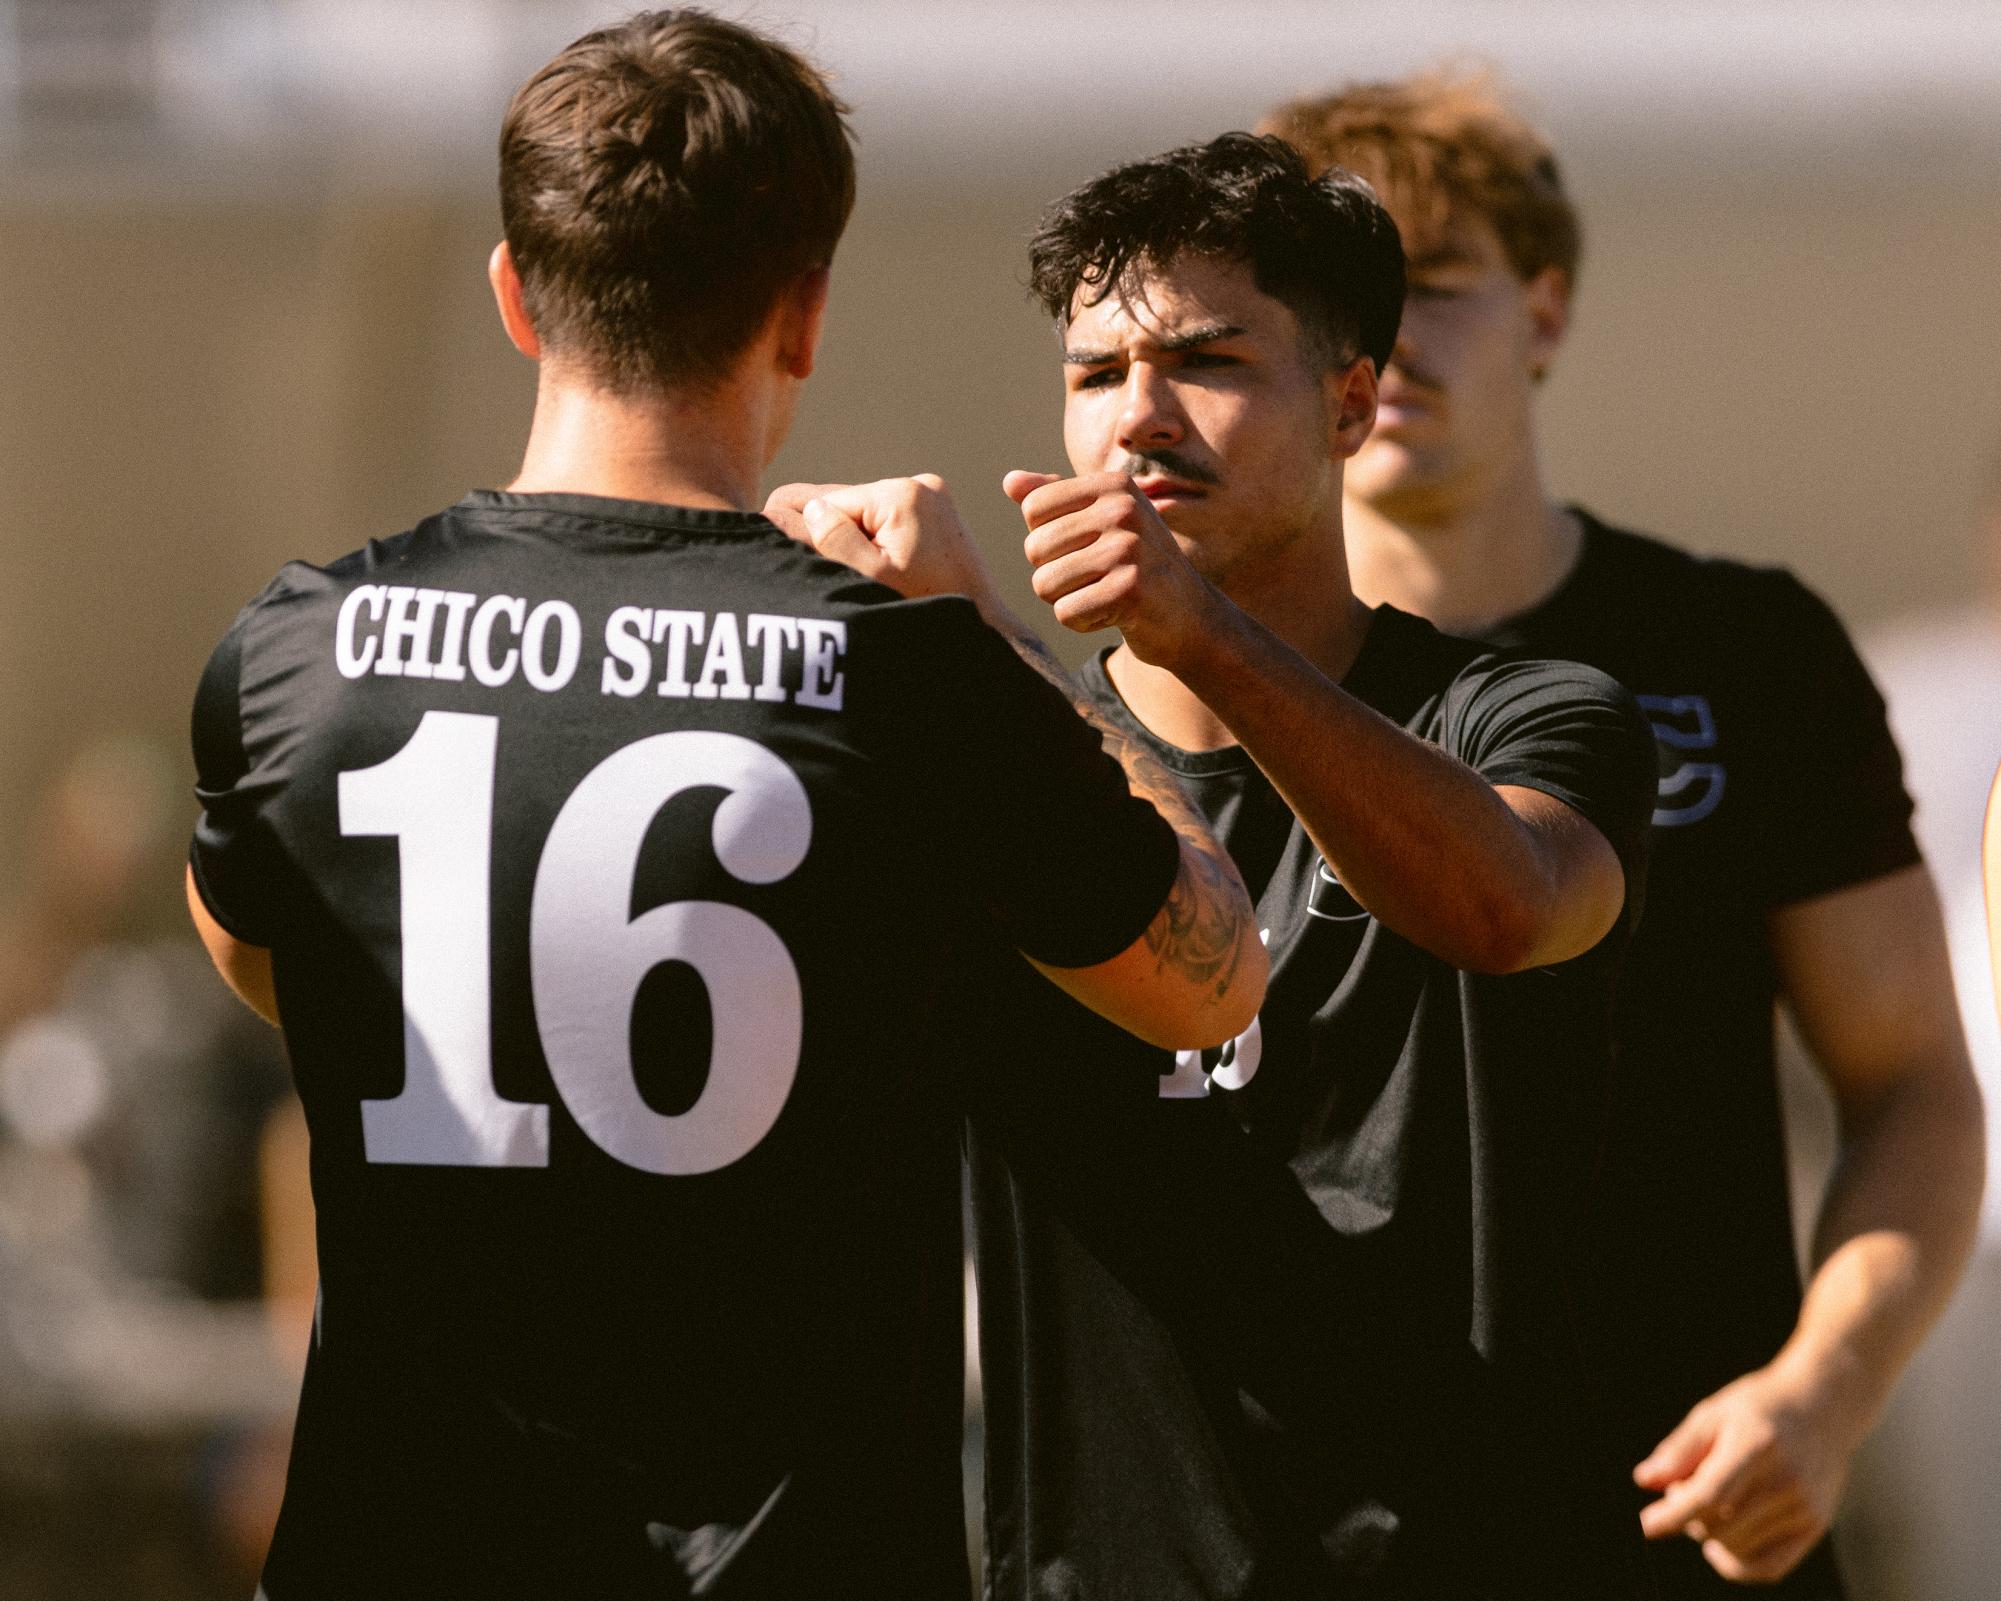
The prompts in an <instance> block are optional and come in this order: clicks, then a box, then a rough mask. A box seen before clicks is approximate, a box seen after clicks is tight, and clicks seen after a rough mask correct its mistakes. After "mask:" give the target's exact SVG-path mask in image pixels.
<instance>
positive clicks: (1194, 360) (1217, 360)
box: [1182, 350, 1243, 367]
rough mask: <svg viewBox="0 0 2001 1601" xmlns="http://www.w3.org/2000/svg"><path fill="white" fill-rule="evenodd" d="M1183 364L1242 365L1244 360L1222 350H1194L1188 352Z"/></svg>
mask: <svg viewBox="0 0 2001 1601" xmlns="http://www.w3.org/2000/svg"><path fill="white" fill-rule="evenodd" d="M1182 365H1183V366H1186V367H1240V366H1242V365H1243V362H1242V359H1241V358H1240V357H1237V356H1227V355H1224V354H1223V353H1222V352H1221V351H1216V350H1193V351H1190V352H1189V353H1188V355H1187V357H1186V358H1185V359H1184V360H1183V362H1182Z"/></svg>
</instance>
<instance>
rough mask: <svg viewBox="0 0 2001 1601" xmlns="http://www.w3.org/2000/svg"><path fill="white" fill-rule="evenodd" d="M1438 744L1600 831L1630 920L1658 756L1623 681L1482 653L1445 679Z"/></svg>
mask: <svg viewBox="0 0 2001 1601" xmlns="http://www.w3.org/2000/svg"><path fill="white" fill-rule="evenodd" d="M1445 745H1446V748H1447V749H1448V750H1449V751H1451V753H1452V754H1453V755H1455V756H1457V757H1458V758H1459V759H1460V760H1461V761H1463V762H1465V763H1466V764H1467V765H1468V766H1469V767H1472V768H1473V769H1474V770H1475V771H1477V772H1478V773H1479V774H1480V776H1481V777H1483V778H1485V779H1486V780H1487V782H1488V783H1490V784H1494V785H1502V784H1508V785H1514V786H1517V787H1519V788H1523V789H1534V790H1540V791H1541V792H1542V793H1543V794H1545V795H1551V796H1554V797H1555V798H1556V799H1557V800H1560V801H1562V802H1563V803H1564V804H1565V805H1566V806H1568V807H1570V808H1571V809H1572V810H1573V811H1575V812H1578V813H1580V814H1581V815H1582V816H1583V817H1584V818H1585V819H1586V820H1587V821H1588V822H1589V823H1590V824H1591V825H1592V826H1593V827H1594V828H1596V829H1597V830H1598V832H1599V833H1601V834H1603V835H1604V836H1605V838H1606V840H1607V841H1608V842H1609V843H1610V845H1611V846H1612V849H1613V850H1614V851H1615V852H1616V853H1617V854H1618V857H1619V863H1620V865H1621V866H1622V867H1623V868H1624V869H1625V873H1626V908H1625V913H1624V920H1625V922H1626V923H1627V924H1629V925H1630V924H1632V923H1634V922H1635V921H1637V919H1638V917H1639V913H1640V909H1641V906H1642V904H1643V902H1644V888H1645V883H1646V862H1647V839H1648V830H1649V827H1650V825H1651V823H1652V819H1653V808H1654V793H1655V790H1656V787H1657V786H1658V784H1659V780H1660V759H1659V756H1658V754H1657V751H1656V748H1655V744H1654V735H1653V730H1652V728H1651V727H1649V726H1648V723H1647V719H1646V716H1645V714H1644V713H1642V712H1641V710H1640V708H1639V705H1638V703H1637V702H1635V701H1634V699H1633V697H1632V696H1631V695H1630V694H1628V693H1627V691H1626V690H1625V689H1624V687H1622V686H1621V685H1620V684H1619V683H1618V682H1617V681H1615V680H1614V679H1612V678H1609V677H1607V676H1606V675H1605V674H1604V673H1601V672H1599V671H1598V670H1597V669H1595V668H1591V667H1585V666H1582V665H1581V664H1579V663H1576V662H1557V661H1534V660H1524V659H1514V658H1509V657H1491V656H1490V657H1483V658H1481V659H1480V660H1479V661H1476V662H1474V663H1472V664H1471V665H1470V666H1468V667H1467V669H1466V670H1465V671H1464V672H1462V673H1461V674H1460V676H1459V678H1458V679H1457V680H1456V681H1455V682H1454V683H1453V686H1452V689H1451V691H1450V694H1449V696H1448V716H1447V729H1446V739H1445Z"/></svg>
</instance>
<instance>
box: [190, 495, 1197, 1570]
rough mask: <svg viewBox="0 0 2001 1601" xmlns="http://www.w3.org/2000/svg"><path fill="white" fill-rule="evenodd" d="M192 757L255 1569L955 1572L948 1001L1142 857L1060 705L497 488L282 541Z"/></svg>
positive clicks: (994, 654) (923, 644)
mask: <svg viewBox="0 0 2001 1601" xmlns="http://www.w3.org/2000/svg"><path fill="white" fill-rule="evenodd" d="M194 742H195V751H196V760H197V765H198V768H199V773H200V778H199V795H200V799H201V802H202V806H203V814H202V818H201V821H200V825H199V827H198V829H197V832H196V835H195V841H194V846H193V851H192V858H191V859H192V863H193V867H194V871H195V874H196V878H197V880H198V882H199V885H200V888H201V892H202V894H203V896H204V898H205V900H206V901H207V903H208V905H209V907H210V909H211V910H212V911H213V912H214V914H215V916H216V918H217V919H218V920H219V921H220V922H221V923H222V924H223V925H224V926H225V927H226V928H228V929H229V930H230V931H231V932H233V933H234V934H235V935H236V936H237V937H238V938H240V939H243V940H246V941H249V942H251V943H254V944H257V945H261V946H268V947H269V948H270V949H271V952H272V957H273V964H274V970H275V975H276V983H277V990H278V997H279V1006H280V1011H281V1013H282V1015H283V1018H284V1023H285V1034H286V1041H287V1044H288V1047H289V1049H290V1052H291V1057H292V1063H293V1070H294V1074H295V1076H296V1079H297V1082H298V1087H299V1091H300V1094H301V1096H302V1098H303V1099H304V1102H305V1107H306V1115H307V1118H308V1121H309V1123H310V1126H311V1131H312V1179H313V1193H314V1200H315V1203H316V1206H317V1211H318V1240H319V1260H320V1275H321V1304H320V1308H319V1314H318V1319H317V1323H316V1328H315V1337H314V1341H313V1346H312V1351H311V1355H310V1359H309V1365H308V1370H307V1375H306V1380H305V1387H304V1392H303V1396H302V1399H301V1403H300V1415H299V1422H298V1431H297V1437H296V1443H295V1445H294V1449H293V1457H292V1464H291V1471H290V1478H289V1481H288V1484H287V1489H286V1497H285V1505H284V1511H283V1515H282V1517H281V1519H280V1522H279V1527H278V1532H277V1537H276V1539H275V1542H274V1544H273V1547H272V1551H271V1555H270V1559H269V1563H268V1566H267V1569H266V1574H265V1587H266V1590H267V1592H268V1594H269V1595H270V1597H271V1601H302V1598H309V1597H319V1596H325V1597H329V1598H335V1597H337V1598H340V1601H353V1598H355V1597H359V1596H371V1597H373V1596H383V1597H405V1596H408V1597H419V1596H421V1597H425V1598H441V1597H443V1598H454V1597H475V1596H478V1597H485V1596H493V1595H506V1596H523V1597H529V1596H532V1597H548V1598H551V1601H555V1598H559V1597H560V1598H563V1601H568V1598H571V1597H575V1596H583V1595H589V1596H592V1597H624V1596H640V1595H645V1596H665V1595H685V1594H702V1595H710V1596H715V1597H717V1598H724V1597H743V1598H752V1597H756V1598H773V1601H776V1598H791V1601H805V1598H814V1601H818V1598H824V1597H863V1596H867V1597H871V1598H875V1597H881V1596H897V1597H911V1598H929V1597H940V1598H943V1597H953V1596H958V1595H962V1594H963V1593H964V1587H965V1584H966V1572H965V1558H964V1545H963V1520H962V1516H961V1511H960V1492H959V1473H958V1430H959V1410H960V1401H959V1397H960V1385H961V1371H962V1370H961V1363H960V1349H959V1346H960V1337H959V1329H960V1311H959V1305H960V1272H961V1270H960V1259H959V1240H958V1216H959V1212H958V1208H959V1189H958V1186H959V1180H958V1150H957V1146H958V1128H959V1117H960V1106H959V1099H958V1093H957V1083H956V1078H955V1073H954V1068H955V1066H956V1061H957V1051H956V1045H955V1041H956V1040H957V1037H958V1031H959V1029H960V1027H961V1025H960V1023H959V1022H958V1021H957V1020H956V1012H955V1005H956V1003H955V997H954V996H953V994H952V993H950V992H949V990H948V988H947V983H946V980H947V977H948V976H949V975H950V974H951V972H952V971H953V968H954V964H955V962H957V961H958V960H960V958H959V957H958V955H957V953H958V952H959V951H960V950H961V948H962V947H964V946H966V945H967V944H968V943H969V942H977V943H981V944H983V945H985V946H986V947H989V948H992V947H996V946H998V947H1001V948H1006V947H1014V948H1018V949H1020V950H1023V951H1026V952H1028V953H1030V954H1032V955H1034V956H1036V957H1038V958H1041V959H1043V960H1046V961H1049V962H1052V963H1055V964H1059V965H1068V966H1078V965H1087V964H1090V963H1094V962H1097V961H1102V960H1105V959H1107V958H1109V957H1111V956H1113V955H1115V954H1117V953H1118V952H1119V951H1121V950H1123V949H1124V948H1125V947H1126V946H1127V945H1129V944H1130V943H1131V942H1132V941H1133V940H1134V939H1136V938H1137V937H1138V936H1139V934H1140V933H1141V932H1142V931H1143V929H1144V928H1145V927H1146V925H1147V924H1148V922H1149V921H1150V920H1151V918H1152V916H1153V914H1154V913H1155V912H1156V911H1157V910H1158V908H1159V906H1160V905H1161V903H1162V901H1163V899H1164V898H1165V895H1166V892H1167V888H1168V886H1169V884H1170V883H1171V881H1172V879H1173V875H1174V873H1175V870H1176V862H1177V853H1176V848H1175V843H1174V839H1173V836H1172V834H1171V832H1170V831H1169V830H1168V829H1167V827H1166V825H1165V824H1164V823H1163V822H1162V821H1161V820H1160V819H1159V817H1158V816H1157V815H1156V814H1155V813H1154V812H1153V811H1152V809H1151V807H1149V806H1147V805H1146V804H1144V803H1143V802H1141V801H1139V800H1138V799H1136V798H1134V797H1133V796H1132V795H1131V794H1130V793H1129V791H1128V789H1127V786H1126V783H1125V780H1124V775H1123V774H1122V773H1121V772H1120V770H1119V769H1118V767H1117V765H1116V764H1115V763H1113V762H1112V761H1111V760H1110V759H1109V758H1108V757H1107V756H1106V755H1105V754H1104V753H1103V751H1102V750H1101V748H1100V745H1099V741H1098V739H1097V737H1096V736H1095V735H1094V734H1093V733H1092V731H1091V730H1090V729H1089V728H1088V727H1087V726H1086V725H1085V724H1084V723H1083V722H1082V721H1081V720H1080V719H1078V718H1077V717H1076V716H1075V715H1074V714H1073V712H1072V711H1071V710H1070V708H1069V707H1068V706H1067V705H1066V704H1065V703H1064V701H1063V699H1062V697H1061V696H1060V695H1058V694H1057V693H1056V692H1055V691H1054V690H1053V689H1052V688H1051V687H1050V686H1049V685H1048V684H1046V683H1044V682H1043V681H1042V680H1041V679H1040V678H1038V677H1037V676H1036V675H1035V674H1034V673H1033V672H1032V671H1030V670H1029V669H1028V668H1027V667H1025V666H1024V665H1023V664H1022V663H1021V662H1020V660H1019V659H1018V658H1017V657H1016V656H1015V655H1014V653H1013V652H1012V650H1011V649H1010V648H1009V647H1008V646H1007V645H1006V644H1005V643H1004V642H1003V641H1002V640H1001V639H1000V638H999V636H997V635H996V634H994V633H993V632H992V631H991V630H989V629H987V628H985V627H984V626H982V625H981V623H980V622H979V620H978V617H977V614H976V613H975V612H974V610H973V608H972V607H971V605H970V604H969V603H967V602H966V601H964V600H962V599H958V598H945V599H936V600H924V601H905V600H901V599H899V598H898V597H897V596H895V595H894V594H893V593H891V592H890V591H889V590H887V589H884V588H881V587H879V586H877V585H874V584H870V583H866V582H863V581H861V580H859V579H857V578H856V577H855V576H854V575H853V574H852V573H850V572H848V571H847V570H846V569H845V568H841V567H837V566H835V565H833V564H832V563H829V562H826V561H823V560H821V559H820V558H819V557H817V556H815V555H814V554H813V553H812V552H811V551H810V550H807V549H805V548H803V547H801V546H799V545H796V544H794V543H792V542H791V541H789V540H787V539H786V538H785V537H784V536H783V535H782V534H781V533H780V532H779V531H778V530H777V529H776V528H775V527H773V526H772V525H771V524H770V523H768V522H766V521H765V520H764V519H763V518H761V517H756V516H750V515H743V514H737V513H726V512H717V511H701V510H688V509H683V508H676V507H671V506H660V505H646V504H638V503H632V502H625V501H615V500H601V499H596V498H593V497H585V496H568V495H526V496H524V495H506V494H492V493H481V494H476V495H473V496H471V497H469V498H468V499H467V500H465V501H463V502H461V503H460V504H459V505H458V506H455V507H453V508H452V509H450V510H449V511H447V512H445V513H443V514H441V515H439V516H437V517H433V518H431V519H429V520H428V521H426V522H424V523H423V524H421V525H420V526H419V527H418V528H417V529H415V530H414V531H413V532H411V533H408V534H404V535H401V536H399V537H397V538H394V539H390V540H385V541H381V542H378V543H374V544H371V545H369V546H368V547H367V548H366V549H365V550H363V551H360V552H358V553H356V554H355V555H352V556H349V557H347V558H345V559H343V560H341V561H338V562H335V563H334V564H332V565H331V566H329V567H325V568H316V567H310V566H305V565H303V564H295V565H293V566H290V567H287V568H286V569H285V570H284V571H283V572H282V573H281V574H280V575H279V577H278V578H277V580H276V581H275V582H273V584H272V585H271V586H270V588H269V589H267V590H266V591H265V592H264V593H263V594H262V595H261V596H259V597H258V598H257V599H256V600H255V601H253V602H252V603H251V604H250V605H249V606H248V607H247V608H246V609H245V610H244V611H243V613H242V614H241V615H240V616H239V617H238V619H237V621H236V623H235V625H234V626H233V627H232V628H231V630H230V632H229V634H228V636H227V638H226V639H225V640H224V642H223V644H222V646H221V648H220V649H218V650H217V652H216V654H215V657H214V659H213V661H212V662H211V664H210V666H209V669H208V672H207V674H206V676H205V677H204V679H203V682H202V686H201V690H200V694H199V698H198V700H197V703H196V708H195V719H194ZM1006 960H1009V961H1012V962H1014V964H1015V965H1021V964H1020V963H1019V962H1018V961H1017V960H1016V959H1014V958H1012V957H1008V958H1006Z"/></svg>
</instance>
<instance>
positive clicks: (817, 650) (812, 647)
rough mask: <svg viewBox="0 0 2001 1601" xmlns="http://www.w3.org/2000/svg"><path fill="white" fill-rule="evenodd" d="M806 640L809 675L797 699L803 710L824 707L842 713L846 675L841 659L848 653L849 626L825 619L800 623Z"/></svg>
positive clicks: (801, 681) (804, 618)
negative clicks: (842, 691)
mask: <svg viewBox="0 0 2001 1601" xmlns="http://www.w3.org/2000/svg"><path fill="white" fill-rule="evenodd" d="M799 633H800V635H801V637H802V639H803V640H804V642H805V643H804V647H803V648H804V652H805V658H806V665H805V672H804V674H803V676H802V677H801V679H800V682H799V693H798V695H797V696H795V697H794V698H795V699H796V700H797V701H798V702H799V704H800V705H801V706H823V707H825V708H826V709H827V710H828V711H830V712H837V711H839V710H840V709H841V690H842V687H843V685H844V684H845V682H846V675H845V674H843V673H842V672H841V665H840V664H841V658H842V656H844V655H845V654H846V653H847V649H848V625H847V624H846V623H839V622H834V621H832V620H830V619H827V618H821V617H802V618H800V619H799Z"/></svg>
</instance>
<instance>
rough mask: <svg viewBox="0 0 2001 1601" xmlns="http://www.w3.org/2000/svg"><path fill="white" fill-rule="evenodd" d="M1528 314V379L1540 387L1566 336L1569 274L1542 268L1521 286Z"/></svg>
mask: <svg viewBox="0 0 2001 1601" xmlns="http://www.w3.org/2000/svg"><path fill="white" fill-rule="evenodd" d="M1523 298H1524V301H1525V303H1526V304H1527V306H1528V312H1529V376H1530V377H1531V378H1533V379H1534V380H1535V381H1536V382H1537V383H1541V382H1542V380H1543V378H1544V376H1545V375H1546V374H1547V373H1548V372H1549V369H1550V367H1551V365H1552V364H1553V363H1554V362H1555V360H1556V353H1557V352H1558V351H1559V350H1560V349H1562V348H1563V338H1564V335H1565V334H1567V333H1569V332H1570V274H1568V273H1567V272H1565V271H1564V270H1563V269H1562V268H1561V267H1545V268H1543V270H1542V271H1541V272H1539V273H1537V274H1536V275H1535V276H1534V277H1533V278H1531V279H1530V280H1529V281H1528V283H1527V284H1526V285H1524V286H1523Z"/></svg>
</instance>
